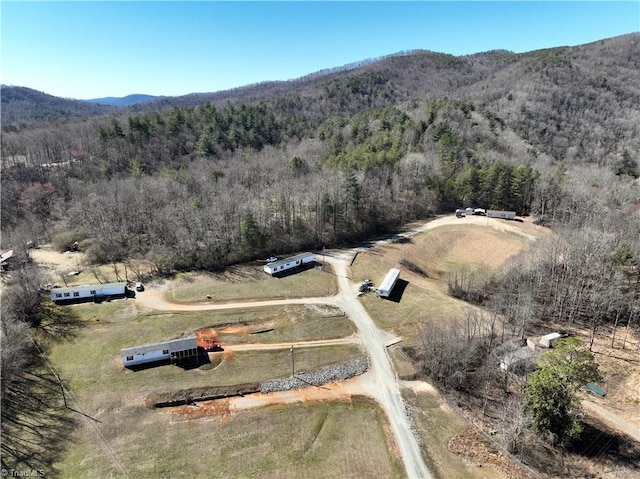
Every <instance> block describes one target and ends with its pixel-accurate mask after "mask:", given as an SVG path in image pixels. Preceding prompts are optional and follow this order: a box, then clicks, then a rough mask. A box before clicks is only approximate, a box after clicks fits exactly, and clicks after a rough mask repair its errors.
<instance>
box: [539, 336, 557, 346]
mask: <svg viewBox="0 0 640 479" xmlns="http://www.w3.org/2000/svg"><path fill="white" fill-rule="evenodd" d="M561 338H562V334H560V333H551V334H547V335H545V336H542V337H541V338H540V344H541V345H542V346H544V347H545V348H552V347H554V346H555V345H556V343H557V342H558V341H559V340H560V339H561Z"/></svg>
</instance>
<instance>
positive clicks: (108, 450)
mask: <svg viewBox="0 0 640 479" xmlns="http://www.w3.org/2000/svg"><path fill="white" fill-rule="evenodd" d="M22 321H23V322H24V323H25V325H26V326H27V328H28V330H29V339H31V342H32V343H33V345H34V346H35V348H36V349H37V350H38V352H39V353H40V356H41V357H42V359H43V361H44V363H45V364H46V366H47V367H48V368H49V370H50V371H51V373H52V374H53V375H54V377H55V378H56V379H57V380H58V384H59V385H60V389H61V390H62V398H63V400H64V405H65V407H66V408H68V409H71V410H73V411H76V412H78V413H80V414H82V415H83V416H85V418H86V419H92V420H94V421H95V419H93V418H92V417H91V416H90V415H89V414H87V413H86V412H85V411H84V410H83V408H82V406H81V403H80V401H79V399H78V397H77V396H76V395H75V394H74V392H73V391H72V390H71V388H70V387H69V386H68V385H66V384H65V383H64V382H63V381H62V378H61V377H60V372H59V371H58V369H57V368H56V367H55V366H54V364H53V363H52V362H51V361H50V360H49V358H48V357H47V353H46V352H45V351H44V350H43V349H42V348H41V347H40V345H39V344H38V343H37V342H36V340H35V339H34V338H33V334H32V333H31V328H30V327H29V325H28V324H27V322H26V321H24V320H22ZM65 392H66V393H67V394H68V395H69V396H70V397H71V399H72V400H73V401H74V402H75V403H76V407H77V408H78V409H77V410H76V409H72V408H70V407H69V406H68V405H67V399H66V396H65ZM87 424H88V425H89V428H90V429H91V431H92V432H93V433H94V434H95V436H96V438H97V439H98V441H99V442H100V444H101V446H102V448H103V450H104V451H105V452H106V453H107V455H108V456H109V458H110V459H111V461H112V462H113V463H114V464H115V466H116V468H117V469H118V470H119V471H120V472H121V473H122V475H123V476H124V477H125V478H129V475H128V474H127V471H126V470H125V468H124V466H123V465H122V463H121V462H120V461H119V460H118V458H117V457H116V453H115V451H113V450H112V449H111V447H110V446H109V444H108V443H107V441H106V439H105V438H104V435H103V434H102V432H101V431H100V430H99V429H98V428H97V427H96V425H95V424H93V423H92V422H90V421H87Z"/></svg>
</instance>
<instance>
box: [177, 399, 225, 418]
mask: <svg viewBox="0 0 640 479" xmlns="http://www.w3.org/2000/svg"><path fill="white" fill-rule="evenodd" d="M171 413H172V414H176V415H178V416H180V417H182V418H184V419H198V418H202V417H220V418H222V419H223V420H228V418H229V400H228V399H217V400H215V401H203V402H201V403H198V404H197V405H195V406H191V405H186V406H178V407H175V408H172V409H171Z"/></svg>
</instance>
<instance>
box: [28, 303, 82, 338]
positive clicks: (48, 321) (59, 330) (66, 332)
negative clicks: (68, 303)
mask: <svg viewBox="0 0 640 479" xmlns="http://www.w3.org/2000/svg"><path fill="white" fill-rule="evenodd" d="M82 327H84V323H83V322H82V321H81V320H80V318H79V316H78V314H77V313H76V312H75V311H74V309H73V308H69V307H61V306H58V305H55V304H53V303H49V304H44V305H43V306H42V309H41V311H40V326H39V328H38V332H39V333H41V335H42V336H43V339H44V341H45V342H46V341H48V340H52V341H55V342H57V341H62V340H66V341H68V340H70V339H72V338H74V337H75V336H76V334H77V331H78V330H79V329H80V328H82Z"/></svg>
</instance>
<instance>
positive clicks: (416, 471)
mask: <svg viewBox="0 0 640 479" xmlns="http://www.w3.org/2000/svg"><path fill="white" fill-rule="evenodd" d="M461 221H464V222H465V223H466V224H468V223H473V224H479V225H482V226H492V227H493V228H496V229H500V230H509V231H512V232H515V233H517V234H522V235H524V236H526V237H527V238H529V239H535V236H533V235H529V234H528V233H524V232H522V231H521V230H520V229H519V228H517V227H515V226H513V225H510V224H507V223H505V222H504V221H499V220H492V219H489V218H484V217H468V218H466V219H463V220H461V219H457V218H455V217H453V216H447V217H442V218H439V219H436V220H434V221H430V222H428V223H426V224H424V225H420V226H418V227H416V228H413V229H411V230H409V231H407V232H405V233H403V235H402V236H406V237H410V236H413V235H415V234H419V233H421V232H424V231H427V230H429V229H433V228H437V227H440V226H443V225H447V224H461ZM386 242H387V240H381V241H378V242H376V243H375V245H374V246H377V245H381V244H384V243H386ZM360 250H362V249H361V248H355V249H349V250H336V251H325V252H324V254H323V255H322V257H317V258H316V260H321V259H322V260H324V261H326V262H327V263H329V264H330V265H331V266H332V267H333V269H334V273H335V274H336V277H337V280H338V285H339V293H338V294H337V295H336V296H332V297H324V298H301V299H287V300H274V301H253V302H251V301H250V302H237V303H223V304H213V303H201V304H173V303H169V302H167V301H166V300H165V299H164V296H165V293H166V291H167V288H168V285H167V284H165V285H163V286H161V287H160V288H151V289H148V290H147V291H146V292H145V293H144V294H141V295H139V297H138V299H137V301H138V303H139V304H141V305H143V306H146V307H149V308H152V309H160V310H171V311H203V310H225V309H238V308H260V307H265V306H271V305H286V304H314V303H315V304H330V305H334V306H337V307H338V308H340V309H342V310H343V311H344V312H345V313H346V314H347V316H348V317H349V318H350V319H351V321H353V323H354V324H355V326H356V328H357V330H358V337H359V340H360V341H361V343H362V345H363V346H364V348H365V350H366V351H367V354H368V356H369V362H370V369H369V371H367V373H366V374H364V375H362V376H361V377H359V378H358V379H357V381H352V382H351V383H350V387H347V388H346V389H353V386H354V385H355V384H357V390H358V391H362V392H364V393H365V394H366V395H368V396H370V397H372V398H374V399H375V400H376V401H377V402H378V404H379V405H380V407H381V408H382V409H383V411H384V412H385V414H386V415H387V418H388V419H389V423H390V425H391V431H392V433H393V436H394V439H395V442H396V445H397V447H398V450H399V451H400V454H401V456H402V460H403V462H404V466H405V470H406V472H407V476H408V477H409V478H416V479H429V478H431V477H432V476H431V473H430V471H429V470H428V468H427V466H426V464H425V462H424V459H423V457H422V452H421V448H420V445H419V442H418V439H417V437H416V435H415V434H414V432H413V430H412V427H411V422H410V419H409V417H408V415H407V412H406V411H407V410H406V406H405V403H404V400H403V399H402V396H401V394H400V383H399V382H398V380H397V378H396V376H395V373H394V370H393V366H392V363H391V360H390V358H389V356H388V354H387V349H386V347H387V346H388V345H390V344H393V343H395V342H397V341H398V338H396V337H394V336H392V335H390V334H389V333H387V332H385V331H382V330H380V329H379V328H378V327H377V326H376V325H375V323H374V322H373V321H372V320H371V318H370V317H369V315H368V314H367V312H366V310H365V309H364V307H363V306H362V304H361V303H360V301H359V300H358V299H357V286H356V285H354V284H353V282H352V281H351V279H350V278H349V272H348V265H349V264H350V263H351V260H352V259H353V257H354V255H355V254H356V253H357V252H358V251H360ZM348 341H353V338H349V339H348ZM294 345H300V346H302V345H303V343H294ZM288 346H289V345H287V347H288ZM260 347H264V348H274V347H275V348H277V347H279V346H278V345H271V346H267V345H245V346H239V345H238V346H232V347H231V348H233V349H236V350H240V349H256V348H260ZM413 387H417V386H416V385H415V384H414V385H413ZM336 388H337V386H335V385H334V387H333V388H332V389H333V392H334V393H335V389H336ZM339 389H340V391H341V393H342V394H344V393H345V387H341V388H339ZM317 394H318V391H315V392H307V393H304V392H300V391H299V392H286V393H279V394H277V395H275V396H274V395H270V396H269V397H267V396H265V395H262V396H265V397H260V398H258V397H254V398H247V399H246V400H243V401H244V402H242V401H240V400H234V401H232V402H231V404H232V405H233V407H234V408H235V409H242V408H244V407H248V405H254V406H255V405H257V404H263V403H264V404H267V403H271V402H272V401H276V402H281V401H284V402H287V401H297V400H300V398H304V397H309V395H311V396H312V397H315V395H317ZM324 394H326V395H327V396H328V397H331V396H332V393H330V392H325V393H324Z"/></svg>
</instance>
